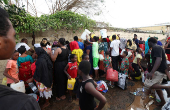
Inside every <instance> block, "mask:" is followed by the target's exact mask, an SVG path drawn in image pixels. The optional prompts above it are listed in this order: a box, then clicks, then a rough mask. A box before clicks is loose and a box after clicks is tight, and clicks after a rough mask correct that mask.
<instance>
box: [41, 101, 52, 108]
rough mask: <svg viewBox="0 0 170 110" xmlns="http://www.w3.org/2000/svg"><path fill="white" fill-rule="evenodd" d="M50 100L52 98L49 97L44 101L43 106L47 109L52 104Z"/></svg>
mask: <svg viewBox="0 0 170 110" xmlns="http://www.w3.org/2000/svg"><path fill="white" fill-rule="evenodd" d="M49 100H50V98H48V99H46V100H45V103H44V105H43V107H42V108H43V109H45V108H46V107H48V106H49V105H50V102H49Z"/></svg>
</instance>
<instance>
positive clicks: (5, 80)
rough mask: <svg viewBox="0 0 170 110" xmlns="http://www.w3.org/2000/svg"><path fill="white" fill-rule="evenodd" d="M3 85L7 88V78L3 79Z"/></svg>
mask: <svg viewBox="0 0 170 110" xmlns="http://www.w3.org/2000/svg"><path fill="white" fill-rule="evenodd" d="M2 85H5V86H7V78H6V77H4V78H3V79H2Z"/></svg>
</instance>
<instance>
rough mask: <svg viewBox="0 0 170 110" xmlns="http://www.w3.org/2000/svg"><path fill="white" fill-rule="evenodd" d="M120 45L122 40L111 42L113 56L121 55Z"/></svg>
mask: <svg viewBox="0 0 170 110" xmlns="http://www.w3.org/2000/svg"><path fill="white" fill-rule="evenodd" d="M119 45H120V40H113V41H112V42H111V44H110V47H111V48H112V51H111V56H119Z"/></svg>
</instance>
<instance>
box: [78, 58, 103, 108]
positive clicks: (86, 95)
mask: <svg viewBox="0 0 170 110" xmlns="http://www.w3.org/2000/svg"><path fill="white" fill-rule="evenodd" d="M90 69H91V64H90V62H88V61H82V62H81V63H80V64H79V68H78V71H79V74H80V75H81V76H82V78H83V81H82V84H81V87H80V91H79V93H80V99H79V105H80V109H81V110H94V109H96V110H101V109H102V108H103V107H104V105H105V104H106V98H105V97H104V96H103V95H102V94H101V93H100V92H99V91H97V90H96V88H95V84H94V81H93V79H92V78H91V77H90V76H89V72H90ZM94 98H96V99H98V100H99V101H100V103H99V106H98V107H97V106H96V102H95V101H94Z"/></svg>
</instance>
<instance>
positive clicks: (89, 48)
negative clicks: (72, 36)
mask: <svg viewBox="0 0 170 110" xmlns="http://www.w3.org/2000/svg"><path fill="white" fill-rule="evenodd" d="M84 44H85V48H84V53H86V54H87V55H89V59H90V63H91V70H90V73H89V75H90V76H91V77H93V56H92V44H89V43H88V42H87V41H85V42H84Z"/></svg>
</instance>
